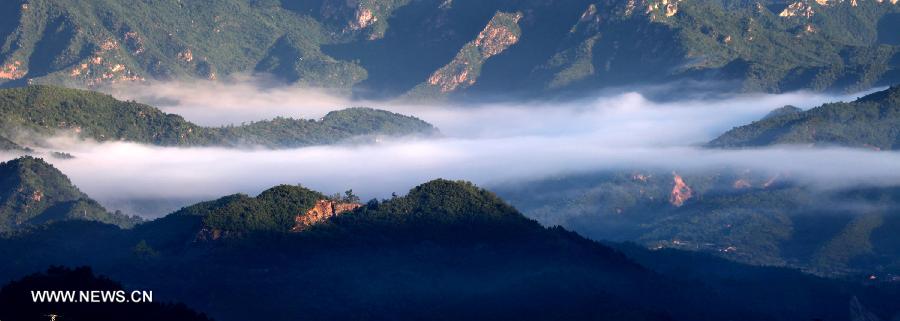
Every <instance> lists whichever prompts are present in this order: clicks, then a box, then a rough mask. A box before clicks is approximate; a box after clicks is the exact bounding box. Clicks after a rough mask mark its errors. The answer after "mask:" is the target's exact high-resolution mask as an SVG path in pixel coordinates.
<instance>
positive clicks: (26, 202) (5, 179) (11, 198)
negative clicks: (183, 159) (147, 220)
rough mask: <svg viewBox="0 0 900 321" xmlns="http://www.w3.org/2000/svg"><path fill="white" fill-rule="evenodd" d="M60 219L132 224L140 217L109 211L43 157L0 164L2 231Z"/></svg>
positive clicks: (0, 217)
mask: <svg viewBox="0 0 900 321" xmlns="http://www.w3.org/2000/svg"><path fill="white" fill-rule="evenodd" d="M61 220H90V221H98V222H104V223H108V224H115V225H118V226H121V227H131V226H133V225H135V224H136V223H138V222H140V221H141V219H140V218H138V217H136V216H135V217H128V216H125V215H122V214H120V213H109V212H107V211H106V209H104V208H103V206H101V205H100V204H99V203H97V202H96V201H94V200H92V199H90V198H89V197H88V196H87V195H85V194H84V193H82V192H81V191H79V190H78V188H77V187H75V186H74V185H72V182H71V181H69V178H68V177H66V175H64V174H63V173H62V172H60V171H59V170H57V169H56V168H54V167H53V166H52V165H50V164H47V163H46V162H44V161H43V160H42V159H39V158H33V157H30V156H25V157H22V158H17V159H14V160H11V161H8V162H4V163H0V233H8V232H11V231H16V230H21V229H23V228H25V227H31V226H36V225H41V224H46V223H48V222H53V221H61Z"/></svg>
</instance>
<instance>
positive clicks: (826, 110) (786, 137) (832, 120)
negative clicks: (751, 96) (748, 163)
mask: <svg viewBox="0 0 900 321" xmlns="http://www.w3.org/2000/svg"><path fill="white" fill-rule="evenodd" d="M776 144H803V145H825V146H827V145H839V146H851V147H863V148H874V149H879V150H893V149H898V148H900V87H891V88H890V89H887V90H884V91H881V92H877V93H874V94H871V95H868V96H866V97H863V98H860V99H857V100H856V101H854V102H850V103H843V102H839V103H829V104H825V105H822V106H819V107H816V108H813V109H810V110H808V111H805V112H796V111H795V112H788V113H780V114H777V115H772V114H770V115H769V116H767V117H766V118H763V119H762V120H759V121H756V122H753V123H752V124H749V125H745V126H741V127H736V128H734V129H732V130H730V131H728V132H726V133H725V134H722V136H719V137H718V138H716V139H714V140H713V141H711V142H709V144H708V146H710V147H725V148H734V147H756V146H770V145H776Z"/></svg>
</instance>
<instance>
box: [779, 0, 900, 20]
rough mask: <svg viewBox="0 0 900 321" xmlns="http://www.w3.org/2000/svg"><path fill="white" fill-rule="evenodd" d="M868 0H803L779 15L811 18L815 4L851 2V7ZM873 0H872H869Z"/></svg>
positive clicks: (888, 0)
mask: <svg viewBox="0 0 900 321" xmlns="http://www.w3.org/2000/svg"><path fill="white" fill-rule="evenodd" d="M861 1H867V0H801V1H797V2H794V3H791V4H790V5H788V7H787V8H784V10H782V11H781V13H779V14H778V15H779V16H781V17H805V18H810V17H812V16H813V15H815V14H816V10H815V9H814V8H813V6H819V7H833V6H836V5H840V4H843V3H849V4H850V6H851V7H857V6H859V2H861ZM869 1H871V0H869ZM874 1H875V2H876V3H879V4H881V3H890V4H897V3H898V2H900V0H874Z"/></svg>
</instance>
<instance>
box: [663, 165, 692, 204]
mask: <svg viewBox="0 0 900 321" xmlns="http://www.w3.org/2000/svg"><path fill="white" fill-rule="evenodd" d="M672 176H673V181H674V184H675V185H674V186H672V194H671V195H670V196H669V203H671V204H672V205H674V206H676V207H681V206H682V205H684V202H686V201H687V200H689V199H691V197H693V196H694V195H693V194H694V191H693V190H691V187H690V186H688V185H687V184H686V183H685V182H684V179H683V178H681V176H679V175H678V174H676V173H672Z"/></svg>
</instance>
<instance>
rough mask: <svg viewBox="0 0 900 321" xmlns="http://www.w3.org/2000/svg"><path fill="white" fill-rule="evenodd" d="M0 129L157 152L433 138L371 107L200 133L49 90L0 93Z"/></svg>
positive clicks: (152, 112) (181, 123)
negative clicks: (144, 145) (176, 148)
mask: <svg viewBox="0 0 900 321" xmlns="http://www.w3.org/2000/svg"><path fill="white" fill-rule="evenodd" d="M0 117H2V118H0V119H2V120H0V129H2V130H3V131H5V132H6V133H7V135H8V136H7V137H9V138H11V139H12V138H13V137H21V138H20V139H21V140H23V141H28V140H29V139H30V140H34V139H35V138H33V137H31V136H35V135H34V134H38V136H40V135H45V136H46V135H54V134H65V133H70V134H74V135H77V136H78V137H82V138H89V139H93V140H96V141H101V142H102V141H116V140H124V141H131V142H139V143H147V144H154V145H162V146H264V147H272V148H287V147H300V146H309V145H317V144H332V143H337V142H341V141H345V140H348V139H352V138H358V137H361V136H373V137H374V136H379V135H386V136H402V135H433V134H435V133H436V132H437V130H436V129H435V128H434V127H433V126H431V125H430V124H428V123H426V122H424V121H422V120H419V119H417V118H414V117H408V116H403V115H399V114H395V113H391V112H387V111H382V110H375V109H370V108H349V109H343V110H339V111H333V112H330V113H328V114H327V115H325V117H323V118H322V119H321V120H306V119H292V118H276V119H273V120H269V121H259V122H253V123H250V124H245V125H240V126H233V125H231V126H223V127H201V126H198V125H195V124H193V123H191V122H188V121H186V120H184V118H182V117H181V116H178V115H173V114H166V113H163V112H162V111H160V110H159V109H157V108H154V107H152V106H148V105H144V104H140V103H136V102H124V101H119V100H116V99H115V98H113V97H112V96H109V95H105V94H100V93H96V92H91V91H83V90H77V89H68V88H60V87H50V86H27V87H21V88H13V89H2V90H0Z"/></svg>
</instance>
